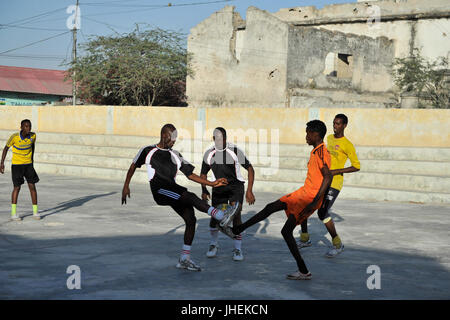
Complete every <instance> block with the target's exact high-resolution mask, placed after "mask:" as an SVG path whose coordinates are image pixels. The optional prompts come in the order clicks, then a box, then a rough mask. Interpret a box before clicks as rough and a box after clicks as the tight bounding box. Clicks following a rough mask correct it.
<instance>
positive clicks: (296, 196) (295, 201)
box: [280, 187, 323, 225]
mask: <svg viewBox="0 0 450 320" xmlns="http://www.w3.org/2000/svg"><path fill="white" fill-rule="evenodd" d="M313 200H314V197H312V196H311V195H310V194H308V193H307V192H306V191H305V189H304V187H301V188H300V189H298V190H296V191H294V192H292V193H289V194H287V195H285V196H283V197H281V198H280V201H281V202H284V203H286V206H287V208H286V210H285V212H286V216H288V217H289V215H291V214H293V215H294V216H295V218H296V220H297V225H299V224H302V222H303V221H304V220H305V219H307V218H308V217H309V216H310V215H312V214H313V213H314V211H316V210H317V209H319V208H320V207H321V205H322V200H323V199H320V201H319V202H318V203H317V205H316V206H315V207H314V209H313V210H312V211H311V212H310V213H309V214H308V215H307V216H303V217H302V218H301V219H300V213H301V212H302V211H303V209H305V207H306V206H307V205H308V204H310V203H311V202H312V201H313Z"/></svg>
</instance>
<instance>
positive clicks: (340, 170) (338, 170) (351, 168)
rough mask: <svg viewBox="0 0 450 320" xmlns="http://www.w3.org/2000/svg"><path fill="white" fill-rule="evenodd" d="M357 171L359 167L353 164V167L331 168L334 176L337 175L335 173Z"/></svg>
mask: <svg viewBox="0 0 450 320" xmlns="http://www.w3.org/2000/svg"><path fill="white" fill-rule="evenodd" d="M357 171H359V169H358V168H355V167H354V166H351V167H348V168H344V169H334V170H330V172H331V175H332V176H335V175H338V174H343V173H351V172H357Z"/></svg>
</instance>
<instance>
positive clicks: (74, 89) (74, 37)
mask: <svg viewBox="0 0 450 320" xmlns="http://www.w3.org/2000/svg"><path fill="white" fill-rule="evenodd" d="M78 2H79V0H77V7H76V9H75V21H74V22H75V23H74V24H73V29H72V40H73V44H72V65H75V62H76V61H77V21H78V19H79V18H78V17H77V15H78ZM76 73H77V72H76V71H75V69H74V70H73V77H72V100H73V102H72V105H73V106H76V105H77V86H76V83H77V82H76V75H77V74H76Z"/></svg>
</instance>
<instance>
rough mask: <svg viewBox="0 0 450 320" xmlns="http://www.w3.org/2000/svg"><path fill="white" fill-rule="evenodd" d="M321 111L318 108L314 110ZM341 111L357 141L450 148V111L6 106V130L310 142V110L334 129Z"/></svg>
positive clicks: (0, 111) (2, 115) (2, 119)
mask: <svg viewBox="0 0 450 320" xmlns="http://www.w3.org/2000/svg"><path fill="white" fill-rule="evenodd" d="M310 111H315V112H312V113H311V112H310ZM337 113H344V114H346V115H347V116H348V118H349V124H348V127H347V130H346V136H348V137H349V138H350V140H351V141H352V142H353V143H354V144H355V145H367V146H411V147H430V146H431V147H450V125H449V124H450V110H447V109H355V108H347V109H340V108H328V109H327V108H321V109H316V110H310V109H297V108H295V109H294V108H293V109H284V108H205V109H202V108H190V107H189V108H172V107H108V106H79V107H71V106H70V107H48V106H33V107H28V106H25V107H15V106H1V107H0V130H18V129H19V127H20V121H21V120H22V119H25V118H28V119H30V120H31V121H32V122H33V130H34V131H37V132H39V131H41V132H61V133H84V134H117V135H138V136H159V132H160V129H161V126H162V125H164V124H165V123H173V124H174V125H175V127H177V129H178V131H179V136H180V137H186V136H187V135H190V136H191V137H192V138H194V137H195V133H194V131H195V128H196V126H197V130H198V128H199V126H200V128H202V129H203V130H206V131H204V132H205V135H204V139H206V140H210V137H209V135H210V132H211V131H212V129H214V128H215V127H217V126H222V127H224V128H226V129H227V131H228V132H229V133H231V134H232V133H233V132H234V133H236V132H238V131H235V130H236V129H241V130H242V131H241V132H244V133H245V132H246V131H247V132H249V131H248V130H249V129H251V130H252V131H253V132H258V130H259V129H265V130H266V132H267V137H268V140H269V142H270V130H271V129H278V132H279V141H280V143H282V144H304V143H305V126H306V122H307V121H309V117H310V114H317V115H318V117H319V118H320V119H321V120H322V121H324V122H325V123H326V125H327V128H328V134H329V133H332V132H333V127H332V121H333V118H334V116H335V115H336V114H337Z"/></svg>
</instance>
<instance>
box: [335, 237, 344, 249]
mask: <svg viewBox="0 0 450 320" xmlns="http://www.w3.org/2000/svg"><path fill="white" fill-rule="evenodd" d="M333 246H335V247H336V248H340V247H341V246H342V242H341V238H339V236H336V237H334V238H333Z"/></svg>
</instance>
